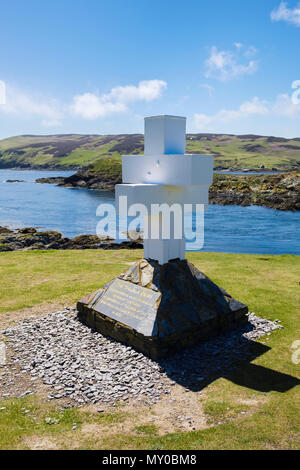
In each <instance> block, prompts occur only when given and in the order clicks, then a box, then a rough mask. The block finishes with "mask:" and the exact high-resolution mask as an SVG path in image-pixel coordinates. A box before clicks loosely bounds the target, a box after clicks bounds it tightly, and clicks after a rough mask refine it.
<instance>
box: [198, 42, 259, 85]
mask: <svg viewBox="0 0 300 470" xmlns="http://www.w3.org/2000/svg"><path fill="white" fill-rule="evenodd" d="M234 46H235V49H234V50H232V51H221V50H218V49H217V47H216V46H212V48H211V50H210V56H209V58H208V59H207V60H206V61H205V76H206V78H215V79H217V80H221V81H227V80H233V79H236V78H240V77H242V76H243V75H251V74H253V73H254V72H255V71H256V70H257V61H255V60H253V59H252V60H249V58H250V57H252V56H254V55H255V54H256V53H257V50H256V48H255V47H254V46H250V47H248V48H246V49H244V46H243V44H242V43H239V42H236V43H235V44H234ZM245 58H246V59H247V60H246V61H245ZM241 60H242V61H243V62H242V61H241Z"/></svg>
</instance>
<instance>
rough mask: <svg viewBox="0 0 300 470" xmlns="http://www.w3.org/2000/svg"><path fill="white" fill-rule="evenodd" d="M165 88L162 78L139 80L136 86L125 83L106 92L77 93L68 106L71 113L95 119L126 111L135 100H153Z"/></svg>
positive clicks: (165, 84)
mask: <svg viewBox="0 0 300 470" xmlns="http://www.w3.org/2000/svg"><path fill="white" fill-rule="evenodd" d="M166 88H167V83H166V82H164V81H163V80H148V81H142V82H139V84H138V86H134V85H127V86H118V87H115V88H112V89H111V91H110V92H109V93H108V94H103V95H101V96H98V95H96V94H93V93H84V94H83V95H77V96H75V97H74V99H73V103H72V105H71V107H70V110H71V113H73V114H74V115H76V116H80V117H82V118H84V119H97V118H99V117H104V116H107V115H109V114H114V113H122V112H125V111H127V109H128V108H127V104H128V103H133V102H136V101H147V102H148V101H153V100H155V99H157V98H159V97H160V96H161V95H162V93H163V91H164V90H165V89H166Z"/></svg>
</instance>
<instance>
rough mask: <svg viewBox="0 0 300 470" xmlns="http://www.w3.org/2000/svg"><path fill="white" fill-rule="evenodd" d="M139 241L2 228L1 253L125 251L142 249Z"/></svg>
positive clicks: (32, 229) (33, 229) (29, 228)
mask: <svg viewBox="0 0 300 470" xmlns="http://www.w3.org/2000/svg"><path fill="white" fill-rule="evenodd" d="M142 247H143V245H142V244H141V243H140V240H138V241H134V240H132V241H123V242H122V243H115V242H114V240H113V239H111V238H109V237H105V236H104V237H102V238H101V237H100V238H99V237H98V236H97V235H79V236H78V237H74V238H66V237H63V236H62V234H61V233H60V232H56V231H54V230H47V231H45V232H40V231H38V230H36V229H35V228H33V227H25V228H21V229H17V230H10V229H8V228H6V227H1V226H0V252H4V251H18V250H22V251H28V250H86V249H90V250H91V249H92V250H97V249H104V250H109V249H110V250H113V249H123V248H142Z"/></svg>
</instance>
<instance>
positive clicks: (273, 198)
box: [36, 170, 300, 211]
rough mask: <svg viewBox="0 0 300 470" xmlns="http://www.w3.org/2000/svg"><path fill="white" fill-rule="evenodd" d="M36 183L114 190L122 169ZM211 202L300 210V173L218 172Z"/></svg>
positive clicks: (42, 180)
mask: <svg viewBox="0 0 300 470" xmlns="http://www.w3.org/2000/svg"><path fill="white" fill-rule="evenodd" d="M36 182H37V183H53V184H56V185H58V186H63V187H66V188H74V187H78V188H86V189H101V190H110V191H113V190H114V187H115V184H117V183H120V182H121V175H120V173H119V172H117V173H115V174H114V173H113V174H102V173H100V174H99V173H97V172H90V171H89V170H84V171H79V172H77V173H76V174H74V175H72V176H69V177H67V178H63V177H61V178H60V177H59V178H57V177H56V178H51V177H50V178H39V179H37V180H36ZM209 203H210V204H220V205H241V206H250V205H256V206H264V207H269V208H272V209H279V210H286V211H298V210H300V172H290V173H280V174H275V175H250V174H247V175H242V176H240V175H223V174H215V175H214V181H213V184H212V185H211V187H210V190H209Z"/></svg>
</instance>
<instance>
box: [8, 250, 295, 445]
mask: <svg viewBox="0 0 300 470" xmlns="http://www.w3.org/2000/svg"><path fill="white" fill-rule="evenodd" d="M141 255H142V252H141V251H140V250H138V251H128V250H120V251H111V252H109V251H101V250H99V251H94V250H90V251H89V250H83V251H76V252H75V251H50V252H49V251H36V252H11V253H2V254H1V255H0V269H1V272H0V275H1V291H0V299H1V302H0V305H1V312H6V311H10V312H13V311H16V310H19V309H22V308H24V307H30V306H31V307H34V306H38V305H41V304H43V303H47V302H48V303H51V302H65V303H68V304H72V303H74V302H76V300H78V299H79V298H80V297H81V296H83V295H85V294H87V293H89V292H91V291H93V290H95V289H97V288H99V287H101V286H102V285H103V284H105V283H106V282H107V281H109V280H111V279H112V278H113V277H115V276H116V275H118V274H119V273H120V272H122V271H125V270H126V269H127V268H128V262H133V261H135V260H136V259H138V258H139V257H140V256H141ZM187 257H188V259H189V260H190V261H191V262H193V263H194V264H195V265H196V266H197V267H198V268H199V269H200V270H201V271H203V272H205V273H206V274H207V275H209V276H210V277H211V279H213V280H214V281H215V282H216V283H217V284H219V285H220V286H222V287H223V288H225V289H226V290H227V291H228V292H229V293H230V294H232V295H233V296H234V297H235V298H237V299H239V300H240V301H242V302H244V303H246V304H247V305H248V306H249V309H250V311H254V312H255V313H256V314H257V315H259V316H262V317H265V318H269V319H271V320H275V319H279V320H281V321H282V324H283V326H284V329H281V330H277V331H275V332H273V333H272V334H271V336H268V337H264V338H262V339H261V340H259V341H257V343H255V344H256V346H255V347H257V348H260V347H264V351H265V352H264V354H260V355H258V357H257V358H256V359H255V360H254V361H252V362H251V363H250V364H249V363H243V364H241V366H240V369H239V370H238V371H236V372H235V373H232V374H230V375H227V376H226V377H220V378H219V379H217V380H216V381H215V382H213V383H211V384H210V385H208V386H207V387H206V388H205V389H204V390H203V394H202V395H201V396H199V401H200V403H201V405H202V408H203V413H204V415H205V417H206V420H207V426H206V427H205V428H204V429H201V430H198V431H191V432H175V433H174V432H173V433H167V434H165V433H161V432H160V429H159V426H158V425H157V424H156V423H155V425H152V424H151V423H149V422H147V420H145V421H144V422H135V421H136V420H135V419H134V416H133V417H132V416H129V415H127V414H126V409H122V408H120V409H118V408H117V409H116V410H115V411H114V410H110V411H109V412H108V413H104V414H103V415H102V414H93V413H90V412H88V411H86V410H85V409H84V408H78V409H72V410H64V411H62V410H58V409H56V408H55V404H52V403H51V404H49V403H43V402H41V398H40V397H27V398H25V399H16V400H2V401H1V402H0V407H1V406H6V407H7V409H6V410H4V411H0V448H2V449H7V448H28V446H29V447H30V445H31V444H30V442H31V439H37V438H45V439H50V440H51V441H53V442H55V444H56V446H57V447H58V448H78V449H79V448H86V449H88V448H90V449H296V448H299V426H298V425H299V417H300V416H299V388H298V387H294V386H292V385H294V382H293V379H291V378H293V377H294V378H295V377H298V378H299V365H297V364H294V363H293V362H292V359H291V355H292V348H291V347H292V344H293V342H294V341H295V340H298V339H299V304H300V289H299V280H300V278H299V273H300V258H299V257H297V256H292V255H282V256H270V255H238V254H223V253H188V254H187ZM260 344H261V346H260ZM263 344H265V345H266V346H267V347H266V346H263ZM170 406H171V405H170ZM24 407H25V408H26V409H30V410H31V411H30V413H28V415H24V414H23V413H22V412H21V408H24ZM134 412H135V413H136V414H137V415H136V416H138V417H139V418H140V419H141V418H142V417H141V416H140V411H139V410H138V409H137V410H134ZM134 412H133V413H134ZM191 413H193V410H191ZM48 416H50V417H52V416H53V417H56V418H57V419H59V423H58V424H52V425H49V424H46V423H45V417H48ZM33 417H36V419H33ZM73 422H76V423H78V429H77V430H76V431H72V430H71V428H72V424H73ZM128 422H130V423H131V424H130V426H129V425H127V424H126V423H128ZM219 423H221V424H219ZM87 425H89V426H93V428H92V429H93V431H92V432H89V433H87V432H84V427H85V426H87ZM122 426H123V427H122ZM126 426H127V428H126ZM104 431H105V432H104ZM74 433H75V434H74ZM74 436H76V439H74ZM28 442H29V444H28Z"/></svg>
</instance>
